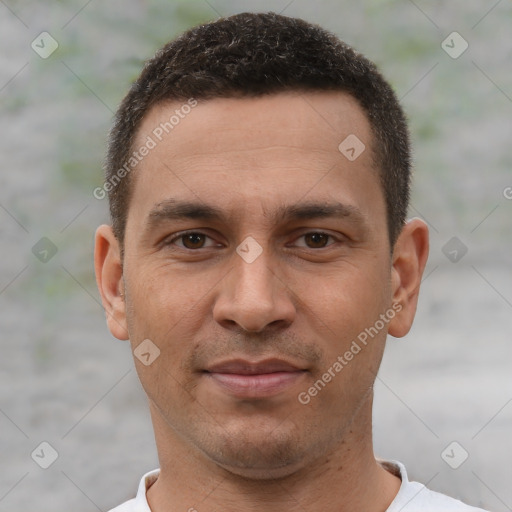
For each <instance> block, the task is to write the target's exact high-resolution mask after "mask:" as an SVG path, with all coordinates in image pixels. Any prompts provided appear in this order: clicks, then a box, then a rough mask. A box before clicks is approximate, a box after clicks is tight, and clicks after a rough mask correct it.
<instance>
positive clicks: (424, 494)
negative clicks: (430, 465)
mask: <svg viewBox="0 0 512 512" xmlns="http://www.w3.org/2000/svg"><path fill="white" fill-rule="evenodd" d="M390 465H392V466H394V467H395V471H396V474H397V476H400V478H401V479H402V485H401V487H400V490H399V492H398V494H397V495H396V497H395V499H394V500H393V502H392V503H391V505H390V506H389V508H388V509H387V511H386V512H399V511H400V512H486V511H485V510H483V509H481V508H475V507H471V506H470V505H466V504H465V503H463V502H462V501H459V500H457V499H455V498H451V497H450V496H446V495H444V494H441V493H439V492H435V491H431V490H430V489H428V488H427V487H425V486H424V485H423V484H420V483H418V482H410V481H409V479H408V477H407V472H406V469H405V467H404V465H403V464H401V463H400V462H398V461H392V462H386V463H385V466H386V468H387V469H388V470H389V466H390Z"/></svg>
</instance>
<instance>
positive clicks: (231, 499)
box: [147, 397, 400, 512]
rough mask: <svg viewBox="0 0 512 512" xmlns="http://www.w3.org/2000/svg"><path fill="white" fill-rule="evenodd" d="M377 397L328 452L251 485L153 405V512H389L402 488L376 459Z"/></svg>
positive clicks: (367, 404) (151, 488)
mask: <svg viewBox="0 0 512 512" xmlns="http://www.w3.org/2000/svg"><path fill="white" fill-rule="evenodd" d="M371 402H372V400H371V397H370V399H369V401H368V403H366V404H365V405H364V406H363V407H361V410H360V411H359V413H358V415H357V418H355V419H354V422H353V423H352V424H351V426H350V427H349V428H348V432H347V433H346V435H345V436H344V437H343V439H342V440H341V441H340V442H339V443H338V444H337V445H336V447H335V448H334V449H332V450H330V451H328V452H327V453H324V454H321V455H318V456H316V458H315V457H312V458H311V460H310V461H304V462H303V464H302V465H301V466H300V467H297V468H294V470H292V471H291V472H290V471H287V474H286V476H281V477H277V478H272V479H252V478H246V477H243V476H239V475H237V474H234V473H233V472H231V471H229V470H228V469H226V468H223V467H220V466H219V465H218V464H216V463H215V462H214V461H212V460H211V459H209V458H207V457H206V456H205V455H204V454H203V453H202V452H199V450H197V449H196V448H195V447H194V446H191V445H190V444H189V443H188V442H187V441H186V440H185V439H183V438H182V437H181V436H180V435H178V434H177V433H176V432H175V431H174V430H173V429H172V428H170V427H169V426H168V425H167V423H166V422H165V420H164V419H163V418H162V417H161V415H160V413H159V412H158V411H157V410H156V408H155V407H154V406H153V405H151V414H152V418H153V424H154V427H155V437H156V443H157V447H158V454H159V459H160V475H159V477H158V480H157V481H156V482H155V484H154V485H153V486H151V487H150V489H149V490H148V492H147V497H148V502H149V505H150V507H151V510H152V511H153V512H168V511H169V510H186V511H190V512H194V511H195V512H197V511H203V510H223V511H225V512H235V511H236V512H246V511H247V512H248V511H254V510H257V509H258V510H259V509H261V508H262V507H264V510H265V511H268V512H277V511H281V510H283V509H284V510H287V511H289V512H299V511H300V512H304V510H308V511H313V510H322V511H323V512H348V511H353V510H366V511H368V512H384V511H385V510H387V508H388V506H389V505H390V504H391V502H392V501H393V499H394V498H395V496H396V494H397V493H398V490H399V488H400V480H399V479H398V478H397V477H395V476H393V475H392V474H391V473H389V472H388V471H386V470H385V469H384V468H383V467H382V466H381V465H380V464H379V463H378V462H377V461H376V460H375V456H374V453H373V444H372V428H371V405H372V403H371Z"/></svg>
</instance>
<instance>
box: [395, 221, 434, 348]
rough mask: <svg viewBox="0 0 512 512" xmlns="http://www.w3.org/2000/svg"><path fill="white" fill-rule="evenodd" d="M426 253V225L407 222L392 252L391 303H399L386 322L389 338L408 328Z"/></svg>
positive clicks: (402, 334)
mask: <svg viewBox="0 0 512 512" xmlns="http://www.w3.org/2000/svg"><path fill="white" fill-rule="evenodd" d="M428 251H429V235H428V227H427V225H426V224H425V222H423V221H422V220H421V219H418V218H414V219H411V220H410V221H408V222H407V224H406V225H405V226H404V228H403V230H402V232H401V233H400V236H399V237H398V240H397V242H396V244H395V249H394V251H393V267H392V269H391V285H392V302H393V304H400V305H401V309H400V311H399V312H398V313H397V314H396V315H395V317H394V318H393V319H392V320H391V321H390V323H389V329H388V332H389V334H391V336H395V337H396V338H401V337H402V336H405V335H406V334H407V333H408V332H409V330H410V328H411V326H412V322H413V320H414V316H415V314H416V307H417V304H418V295H419V289H420V284H421V278H422V276H423V271H424V270H425V265H426V263H427V258H428Z"/></svg>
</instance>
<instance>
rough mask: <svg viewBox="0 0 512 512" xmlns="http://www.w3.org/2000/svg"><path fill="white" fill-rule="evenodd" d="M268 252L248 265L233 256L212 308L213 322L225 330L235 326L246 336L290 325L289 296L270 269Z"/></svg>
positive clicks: (291, 306) (292, 309)
mask: <svg viewBox="0 0 512 512" xmlns="http://www.w3.org/2000/svg"><path fill="white" fill-rule="evenodd" d="M271 265H272V262H271V261H270V257H269V255H268V251H265V250H264V251H263V252H262V253H261V254H260V255H259V256H258V257H257V258H256V259H255V260H254V261H251V262H248V261H246V260H244V259H243V258H242V257H240V256H239V254H238V253H234V254H233V267H232V269H231V271H230V272H229V273H228V274H227V275H226V277H225V278H224V279H223V280H222V282H221V283H220V284H219V286H220V292H219V295H218V297H217V300H216V302H215V305H214V308H213V316H214V319H215V321H216V322H218V323H219V324H221V325H222V326H223V327H225V328H233V327H234V326H237V327H238V328H241V329H243V330H244V331H247V332H260V331H263V330H265V329H268V328H269V327H270V326H272V327H274V328H275V327H278V326H279V327H281V328H285V327H288V326H289V325H291V324H292V322H293V321H294V318H295V315H296V308H295V305H294V302H293V301H292V298H293V293H292V291H291V290H290V289H289V288H288V287H287V285H286V281H285V278H284V276H283V275H279V274H280V273H279V271H278V270H277V269H276V266H275V265H274V268H272V267H271Z"/></svg>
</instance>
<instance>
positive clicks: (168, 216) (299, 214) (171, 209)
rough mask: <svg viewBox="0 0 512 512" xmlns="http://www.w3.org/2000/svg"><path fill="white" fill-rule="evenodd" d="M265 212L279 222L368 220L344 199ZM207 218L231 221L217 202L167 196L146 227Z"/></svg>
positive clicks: (292, 205) (146, 229)
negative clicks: (211, 203)
mask: <svg viewBox="0 0 512 512" xmlns="http://www.w3.org/2000/svg"><path fill="white" fill-rule="evenodd" d="M263 216H264V217H265V218H266V219H268V218H270V219H273V222H274V223H275V224H279V223H281V222H285V221H293V220H306V219H321V218H338V219H340V218H347V217H348V218H350V220H351V221H353V222H354V223H356V224H363V223H364V216H363V214H362V212H361V210H359V208H357V207H356V206H353V205H347V204H343V203H340V202H337V201H336V202H333V203H326V202H325V203H324V202H303V203H296V204H291V205H281V206H278V207H276V208H273V209H271V210H269V209H268V208H264V209H263ZM187 219H192V220H204V221H218V222H224V223H227V222H228V217H227V216H226V214H225V213H224V211H223V210H222V209H220V208H218V207H216V206H213V205H209V204H205V203H200V202H191V201H181V200H177V199H166V200H165V201H161V202H160V203H158V204H156V205H155V207H154V208H152V209H151V211H150V212H149V215H148V218H147V221H146V227H145V231H151V230H152V229H154V228H156V227H157V226H158V225H160V224H162V223H164V222H167V221H173V220H174V221H176V220H187Z"/></svg>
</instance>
